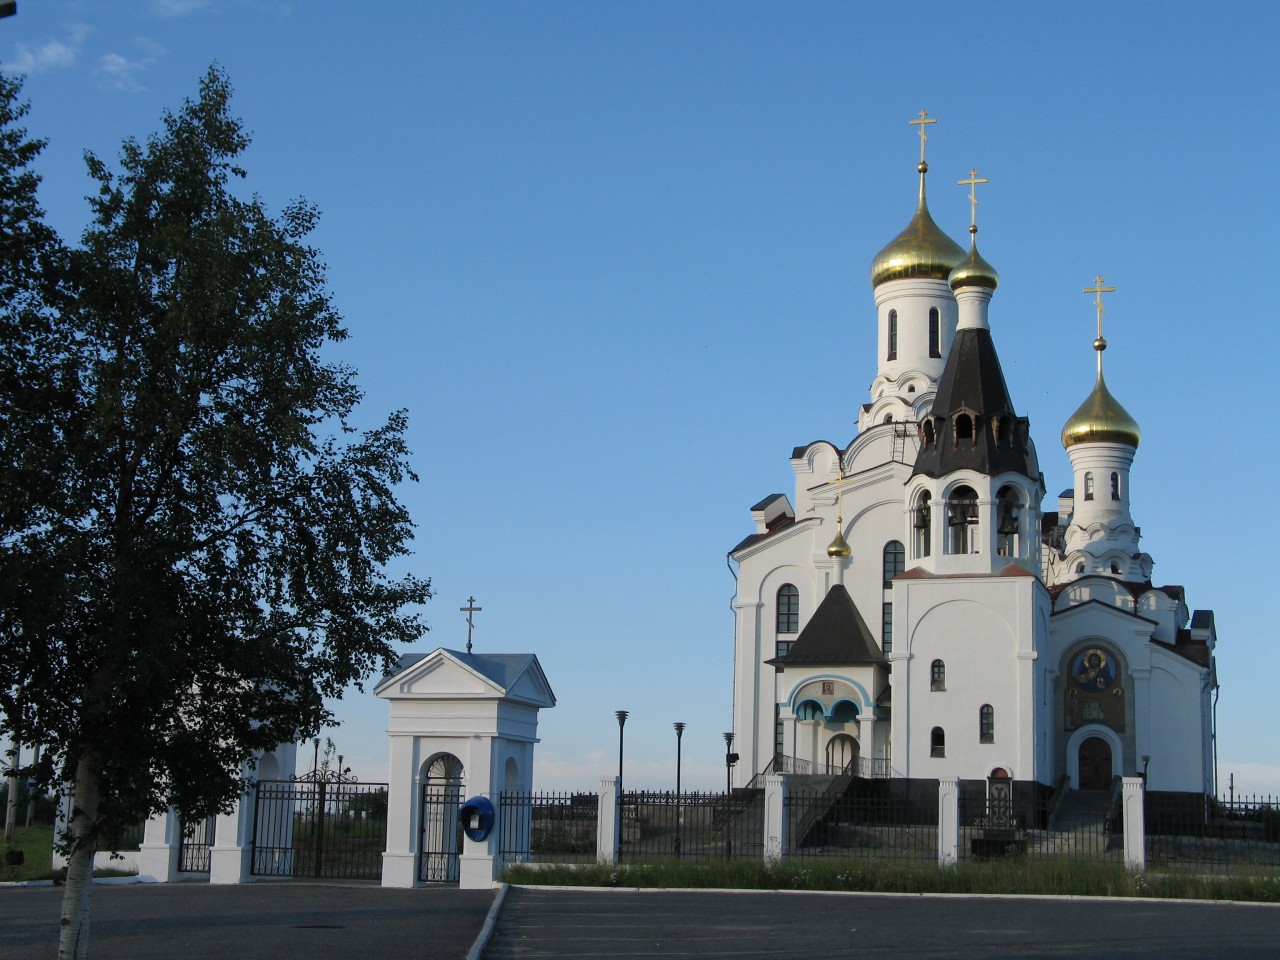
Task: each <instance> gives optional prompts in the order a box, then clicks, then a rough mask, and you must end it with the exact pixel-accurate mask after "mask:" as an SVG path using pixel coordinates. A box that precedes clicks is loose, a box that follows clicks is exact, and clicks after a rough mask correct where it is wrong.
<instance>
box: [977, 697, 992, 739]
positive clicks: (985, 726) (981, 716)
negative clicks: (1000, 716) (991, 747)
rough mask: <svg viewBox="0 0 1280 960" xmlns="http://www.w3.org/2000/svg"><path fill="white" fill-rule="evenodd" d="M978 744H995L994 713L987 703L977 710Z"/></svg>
mask: <svg viewBox="0 0 1280 960" xmlns="http://www.w3.org/2000/svg"><path fill="white" fill-rule="evenodd" d="M978 742H979V743H995V742H996V711H995V709H994V708H993V707H992V706H991V704H989V703H984V704H983V705H982V706H981V707H979V708H978Z"/></svg>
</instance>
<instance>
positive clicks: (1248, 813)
mask: <svg viewBox="0 0 1280 960" xmlns="http://www.w3.org/2000/svg"><path fill="white" fill-rule="evenodd" d="M1144 808H1145V816H1144V818H1143V819H1144V821H1145V827H1146V844H1147V849H1146V855H1147V867H1148V869H1157V870H1159V869H1181V868H1189V869H1194V870H1197V871H1204V872H1222V873H1234V874H1250V873H1257V874H1267V875H1272V876H1274V875H1275V873H1276V872H1277V870H1280V802H1277V801H1276V800H1275V799H1274V798H1272V797H1235V798H1232V799H1231V800H1214V799H1212V798H1209V797H1203V796H1200V795H1197V794H1167V793H1151V794H1148V795H1147V797H1146V798H1145V803H1144Z"/></svg>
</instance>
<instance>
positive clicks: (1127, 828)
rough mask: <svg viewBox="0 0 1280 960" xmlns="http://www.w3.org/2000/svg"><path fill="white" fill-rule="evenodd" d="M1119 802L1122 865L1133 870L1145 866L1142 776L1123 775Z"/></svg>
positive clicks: (1145, 841) (1143, 868)
mask: <svg viewBox="0 0 1280 960" xmlns="http://www.w3.org/2000/svg"><path fill="white" fill-rule="evenodd" d="M1120 784H1121V803H1122V805H1123V809H1124V865H1125V866H1126V867H1127V868H1128V869H1130V870H1133V871H1141V870H1145V869H1146V868H1147V825H1146V821H1145V819H1144V816H1145V810H1144V808H1143V800H1144V799H1145V797H1144V796H1143V790H1142V778H1141V777H1124V778H1122V779H1121V781H1120Z"/></svg>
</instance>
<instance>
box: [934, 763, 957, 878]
mask: <svg viewBox="0 0 1280 960" xmlns="http://www.w3.org/2000/svg"><path fill="white" fill-rule="evenodd" d="M959 850H960V781H959V780H939V781H938V866H940V867H946V866H950V865H951V864H953V863H955V862H956V860H957V859H958V854H959Z"/></svg>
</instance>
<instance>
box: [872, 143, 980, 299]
mask: <svg viewBox="0 0 1280 960" xmlns="http://www.w3.org/2000/svg"><path fill="white" fill-rule="evenodd" d="M917 169H919V171H920V204H919V206H917V207H916V213H915V216H913V217H912V218H911V222H910V223H908V224H907V226H906V228H905V229H904V230H903V231H902V232H901V233H900V234H898V235H897V236H896V237H894V238H893V239H892V240H890V241H889V244H888V246H886V247H885V248H884V249H883V250H881V251H880V252H879V253H877V254H876V256H875V259H874V260H872V261H871V286H873V287H878V286H880V284H882V283H887V282H888V281H890V280H906V279H910V278H925V279H931V280H946V279H947V276H948V275H949V274H950V273H951V271H952V269H954V268H955V266H956V264H958V263H959V262H960V261H961V260H963V259H964V250H963V248H961V246H960V244H958V243H956V242H955V241H954V240H952V239H951V238H950V237H948V236H947V235H946V234H945V233H943V232H942V229H941V228H940V227H939V226H938V225H937V224H936V223H934V222H933V217H931V216H929V207H928V205H927V204H926V203H925V199H924V174H925V171H927V170H928V169H929V168H928V166H927V165H925V164H924V163H921V164H920V166H919V167H918V168H917Z"/></svg>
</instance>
